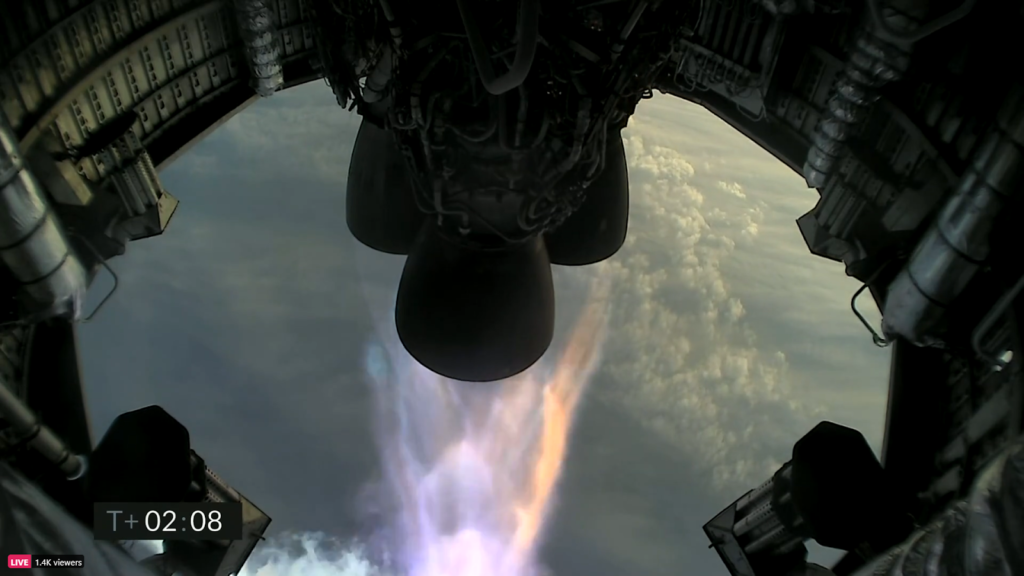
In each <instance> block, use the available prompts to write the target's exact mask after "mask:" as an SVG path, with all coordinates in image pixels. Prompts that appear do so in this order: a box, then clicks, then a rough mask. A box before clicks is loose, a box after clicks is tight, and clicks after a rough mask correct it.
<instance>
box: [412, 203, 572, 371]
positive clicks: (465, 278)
mask: <svg viewBox="0 0 1024 576" xmlns="http://www.w3.org/2000/svg"><path fill="white" fill-rule="evenodd" d="M395 323H396V325H397V328H398V336H399V338H400V339H401V340H402V344H403V345H404V346H405V348H406V350H408V351H409V353H410V354H411V355H412V356H413V358H415V359H416V360H417V361H418V362H420V363H421V364H423V366H425V367H427V368H429V369H430V370H432V371H434V372H436V373H438V374H440V375H442V376H446V377H448V378H452V379H455V380H463V381H469V382H489V381H493V380H500V379H503V378H508V377H511V376H514V375H516V374H518V373H520V372H522V371H523V370H525V369H527V368H529V367H530V366H531V365H533V363H534V362H536V361H537V360H538V359H539V358H540V357H541V355H543V354H544V352H545V351H546V350H547V348H548V346H549V345H550V344H551V338H552V336H553V334H554V324H555V292H554V284H553V282H552V278H551V262H550V260H549V258H548V253H547V248H546V247H545V245H544V240H543V238H541V237H539V236H537V237H534V238H531V239H529V240H527V241H526V242H522V243H518V244H513V245H509V246H506V247H502V248H499V249H489V250H474V249H472V248H470V247H467V246H464V245H462V244H460V243H457V242H454V241H452V240H449V239H447V238H445V237H444V236H443V235H442V234H441V231H440V230H439V228H438V227H437V225H436V223H435V222H434V221H427V222H425V223H424V224H423V226H422V228H421V229H420V233H419V236H418V237H417V238H416V242H415V243H414V245H413V248H412V250H411V251H410V253H409V258H408V259H407V260H406V263H405V268H404V270H403V271H402V280H401V283H400V284H399V287H398V301H397V304H396V306H395Z"/></svg>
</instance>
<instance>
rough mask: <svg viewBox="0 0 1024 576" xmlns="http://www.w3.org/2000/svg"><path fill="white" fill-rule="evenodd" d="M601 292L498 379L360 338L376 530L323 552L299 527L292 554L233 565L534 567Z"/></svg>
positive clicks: (458, 575) (358, 573) (525, 575)
mask: <svg viewBox="0 0 1024 576" xmlns="http://www.w3.org/2000/svg"><path fill="white" fill-rule="evenodd" d="M606 292H607V290H606V289H605V287H604V285H603V284H600V285H599V284H595V286H594V287H593V288H592V290H591V294H590V297H589V299H588V302H587V304H586V305H585V307H584V311H583V313H582V315H581V316H580V318H579V320H578V322H577V324H576V326H575V328H574V331H573V333H572V335H571V336H570V338H569V340H568V342H567V343H566V345H565V346H564V348H563V350H561V351H560V353H558V354H551V353H549V355H548V356H549V357H550V360H551V361H542V362H540V363H538V365H536V366H535V367H534V368H532V369H530V370H529V371H527V372H526V373H524V374H522V375H520V376H517V377H515V378H512V379H509V380H507V381H503V382H499V383H491V384H483V385H480V384H465V383H460V382H454V381H451V380H448V379H445V378H443V377H440V376H437V375H436V374H434V373H432V372H430V371H428V370H426V369H424V368H423V367H421V366H419V365H418V364H417V363H416V362H415V361H414V360H412V359H411V358H410V356H409V355H408V353H406V352H405V350H404V349H403V348H402V346H401V344H400V343H399V341H398V338H397V335H396V334H394V333H393V331H391V332H390V333H389V331H388V330H387V329H386V328H382V330H381V334H386V335H387V337H386V338H384V339H383V341H384V342H385V343H384V345H372V346H370V347H369V348H368V349H367V354H366V371H367V374H368V376H369V378H370V381H371V382H372V385H373V389H374V393H375V396H376V400H377V402H376V406H377V415H376V416H377V418H376V424H377V428H376V433H377V434H376V440H377V443H378V447H379V451H380V457H381V462H382V468H383V472H384V478H383V479H382V482H381V485H380V486H379V488H380V490H379V491H378V493H379V494H380V496H381V500H382V501H381V504H382V505H383V509H384V510H385V511H386V513H385V516H386V518H387V521H386V522H385V527H384V529H383V530H382V531H381V532H380V533H379V534H376V535H374V537H373V538H371V539H370V540H369V542H368V544H369V546H367V547H365V548H362V549H359V550H354V551H351V552H348V553H343V554H341V555H339V556H338V557H336V558H330V559H327V558H323V557H319V558H318V554H317V551H318V550H317V549H318V548H321V547H320V546H318V545H317V542H316V541H315V540H314V539H311V538H309V537H306V538H301V537H299V541H298V542H297V544H299V545H300V546H301V547H302V548H304V549H305V552H306V554H305V555H303V559H299V560H296V559H295V558H294V556H291V555H288V554H284V553H283V552H280V551H276V550H274V549H266V548H264V549H263V550H262V551H261V549H259V548H257V550H256V552H255V553H254V554H253V556H252V557H250V559H249V561H248V563H247V565H246V567H245V569H243V571H242V575H241V576H284V575H286V574H287V575H291V574H308V575H310V576H320V575H325V574H337V575H345V576H363V575H373V574H379V575H387V576H391V575H395V576H537V575H539V574H543V573H544V571H543V568H542V567H541V566H540V565H539V564H538V561H537V552H538V549H539V544H540V543H541V539H542V537H543V534H544V528H545V522H546V520H547V519H548V517H549V516H550V514H551V512H552V510H553V507H554V505H555V496H556V489H557V486H558V479H559V475H560V473H561V470H562V463H563V460H564V458H565V455H566V451H567V449H568V447H569V435H570V432H571V430H572V424H573V416H574V413H575V411H576V408H577V406H578V405H579V403H580V400H581V398H582V396H583V393H584V391H585V389H586V386H587V383H588V381H589V380H590V378H591V376H592V375H593V373H594V371H595V370H596V368H597V366H598V364H599V359H600V353H601V347H602V344H603V341H604V335H605V327H606V317H607V316H606V302H607V298H606V296H605V294H606ZM385 326H389V325H388V324H385ZM374 551H376V552H377V553H374ZM368 558H371V559H373V562H372V563H371V561H369V560H368Z"/></svg>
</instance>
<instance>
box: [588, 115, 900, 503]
mask: <svg viewBox="0 0 1024 576" xmlns="http://www.w3.org/2000/svg"><path fill="white" fill-rule="evenodd" d="M624 136H625V138H626V140H625V143H626V150H627V154H628V158H629V167H630V184H631V222H630V235H629V238H628V239H627V243H626V245H625V246H624V248H623V250H622V251H621V252H620V253H619V254H618V255H617V256H616V257H615V258H613V259H611V260H610V261H608V262H606V263H604V264H603V265H602V266H603V272H604V273H607V274H609V275H610V276H612V278H613V279H614V280H615V286H616V287H617V288H616V292H615V294H614V296H613V301H614V303H615V306H616V312H615V319H614V320H613V322H612V325H613V326H616V327H617V329H616V330H615V332H614V333H613V337H612V340H611V341H610V343H609V347H610V349H611V350H610V352H609V354H608V361H607V363H606V367H605V369H606V371H607V373H609V374H611V375H613V376H614V377H615V379H616V380H618V384H619V385H618V386H617V387H615V388H614V389H610V390H604V392H603V393H604V394H606V395H608V397H609V398H610V399H612V400H613V401H615V402H617V403H619V404H621V405H622V406H624V407H625V408H626V409H627V411H628V412H629V413H630V414H631V415H632V417H634V418H636V419H637V420H638V421H639V422H641V423H643V424H644V425H646V426H647V427H648V428H649V429H650V430H652V431H654V432H655V433H656V434H658V435H660V436H661V437H662V438H664V439H667V440H669V441H671V442H672V443H674V445H676V446H677V447H678V448H679V450H681V451H682V452H683V453H684V454H685V455H686V456H687V457H688V459H690V460H691V461H692V462H693V463H694V464H695V465H697V466H698V467H699V468H700V469H702V470H703V471H704V472H705V473H706V474H708V475H709V477H710V478H709V479H710V481H711V484H712V485H713V486H714V487H715V488H717V489H719V490H723V491H726V492H727V493H729V494H730V495H738V494H739V493H740V492H741V491H742V490H745V489H747V488H750V487H752V486H753V485H755V484H758V483H760V482H762V481H763V480H765V479H767V478H768V477H769V475H770V474H771V473H773V472H774V471H775V469H776V468H777V467H778V466H779V465H780V464H781V463H782V462H784V461H785V460H788V459H789V453H790V450H791V447H792V444H793V442H794V441H795V440H797V439H798V438H799V436H801V435H802V434H803V433H805V432H806V431H807V430H809V429H810V428H811V427H813V425H814V424H815V423H816V422H817V421H819V420H823V419H831V420H834V421H838V422H840V423H843V424H847V425H852V426H854V427H857V428H859V429H861V430H862V431H863V432H864V433H865V435H866V436H868V438H869V440H870V441H872V443H873V444H874V445H875V446H876V447H877V446H878V445H880V442H881V429H882V426H881V421H882V418H883V417H884V403H885V388H886V374H885V371H886V363H887V361H888V356H887V355H886V354H885V353H880V352H879V351H877V350H876V349H874V348H872V347H871V346H870V345H869V344H868V343H867V339H866V338H865V337H864V336H865V332H864V331H863V328H862V327H861V326H860V325H859V324H857V322H856V320H854V319H853V318H852V315H851V314H850V313H849V308H848V297H849V294H851V293H852V291H853V289H855V288H856V284H855V283H853V282H852V281H851V280H850V279H848V278H846V277H844V275H843V274H842V268H841V266H840V265H837V264H835V263H831V262H828V261H825V260H822V259H820V258H818V257H816V256H813V255H811V254H810V253H809V252H808V250H807V248H806V246H805V245H804V244H803V240H802V238H801V237H800V235H799V232H798V229H797V227H796V225H795V222H794V220H795V218H796V217H798V216H800V215H802V214H803V213H804V212H806V211H807V210H809V209H810V208H811V207H812V206H813V205H814V192H813V191H810V190H807V189H806V186H804V185H803V184H802V182H801V181H800V180H799V177H798V176H797V175H795V174H793V173H792V172H791V171H790V170H789V169H788V168H787V167H785V166H783V165H782V164H781V163H780V162H778V161H777V160H776V159H774V158H772V157H770V156H769V155H768V153H767V152H765V151H763V150H760V149H758V148H757V146H756V145H754V144H753V143H751V142H749V141H747V140H746V138H745V137H743V136H742V135H740V134H738V133H736V132H735V131H734V130H733V129H732V128H730V127H728V126H727V125H725V124H724V123H723V122H721V121H720V120H718V119H717V118H714V117H713V116H712V115H711V114H710V113H708V112H706V111H704V110H703V109H700V108H698V107H697V106H695V105H692V104H689V103H685V102H680V101H675V100H673V99H669V98H655V99H654V101H653V102H651V106H650V107H648V108H641V109H640V110H639V112H638V114H637V116H635V117H634V118H633V119H632V121H631V123H630V127H629V129H627V130H626V132H625V133H624ZM865 304H867V302H865ZM787 353H791V355H792V356H791V355H790V354H787ZM794 357H796V358H798V361H797V363H796V364H794V359H793V358H794ZM808 358H810V359H808Z"/></svg>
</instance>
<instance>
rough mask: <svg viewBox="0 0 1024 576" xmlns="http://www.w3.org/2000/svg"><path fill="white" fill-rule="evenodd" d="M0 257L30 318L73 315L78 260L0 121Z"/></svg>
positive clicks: (77, 303)
mask: <svg viewBox="0 0 1024 576" xmlns="http://www.w3.org/2000/svg"><path fill="white" fill-rule="evenodd" d="M0 259H2V260H3V262H4V263H5V264H6V265H7V266H8V267H9V268H10V270H11V273H12V274H13V275H14V277H15V278H16V279H17V280H18V282H19V283H20V284H21V286H22V290H24V293H25V295H27V297H28V300H30V302H29V303H28V308H29V313H30V315H31V316H32V317H33V318H32V319H33V320H37V319H43V318H49V317H54V316H63V315H67V316H70V317H71V318H72V319H78V317H79V315H80V313H81V310H82V301H83V299H84V296H85V291H86V288H87V286H88V282H87V280H86V274H85V270H84V268H83V267H82V263H81V261H79V259H78V257H77V256H76V255H75V254H74V253H73V252H72V250H71V248H70V246H69V245H68V242H67V239H66V238H65V236H64V232H63V230H62V229H61V226H60V222H58V220H57V218H56V216H54V214H53V211H52V210H51V209H50V206H49V203H48V202H47V200H46V197H45V194H44V192H43V190H42V187H41V186H40V184H39V182H38V181H37V180H36V178H35V176H33V175H32V173H31V172H30V171H29V170H28V168H27V167H26V166H25V164H24V161H23V159H22V156H21V154H20V152H19V151H18V140H17V139H16V137H15V136H14V132H13V131H12V130H11V129H10V127H9V126H8V125H7V123H6V122H3V121H0Z"/></svg>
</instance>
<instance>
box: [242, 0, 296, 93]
mask: <svg viewBox="0 0 1024 576" xmlns="http://www.w3.org/2000/svg"><path fill="white" fill-rule="evenodd" d="M235 16H236V18H237V20H238V28H239V30H240V31H241V36H242V40H243V41H244V42H245V52H246V54H247V55H248V56H249V72H250V73H251V74H252V87H253V89H254V90H256V93H257V94H259V95H260V96H263V97H267V96H270V95H272V94H273V93H274V92H277V91H278V90H279V89H280V88H281V86H283V85H284V67H283V66H282V63H281V47H280V46H279V45H278V42H277V26H275V24H274V13H273V11H272V10H271V9H270V2H269V1H268V0H235Z"/></svg>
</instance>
